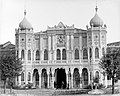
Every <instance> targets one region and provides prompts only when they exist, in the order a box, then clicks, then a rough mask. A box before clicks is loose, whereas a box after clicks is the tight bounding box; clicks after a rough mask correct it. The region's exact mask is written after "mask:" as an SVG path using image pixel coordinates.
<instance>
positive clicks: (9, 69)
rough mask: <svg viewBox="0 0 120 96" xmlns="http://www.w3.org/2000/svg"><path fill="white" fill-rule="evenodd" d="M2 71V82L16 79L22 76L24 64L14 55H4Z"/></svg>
mask: <svg viewBox="0 0 120 96" xmlns="http://www.w3.org/2000/svg"><path fill="white" fill-rule="evenodd" d="M0 70H1V75H2V78H1V79H2V80H6V79H7V78H15V77H16V76H18V75H20V71H21V70H22V62H21V60H20V59H18V58H17V57H15V56H14V55H12V56H10V55H3V56H2V57H1V58H0Z"/></svg>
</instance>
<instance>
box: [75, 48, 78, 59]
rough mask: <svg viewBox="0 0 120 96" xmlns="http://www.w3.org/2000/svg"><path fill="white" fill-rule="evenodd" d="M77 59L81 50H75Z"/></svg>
mask: <svg viewBox="0 0 120 96" xmlns="http://www.w3.org/2000/svg"><path fill="white" fill-rule="evenodd" d="M75 59H79V50H78V49H75Z"/></svg>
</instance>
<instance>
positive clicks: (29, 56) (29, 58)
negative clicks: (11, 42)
mask: <svg viewBox="0 0 120 96" xmlns="http://www.w3.org/2000/svg"><path fill="white" fill-rule="evenodd" d="M28 60H31V51H30V50H28Z"/></svg>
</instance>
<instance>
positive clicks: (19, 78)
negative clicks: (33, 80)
mask: <svg viewBox="0 0 120 96" xmlns="http://www.w3.org/2000/svg"><path fill="white" fill-rule="evenodd" d="M18 85H19V86H20V85H21V76H18Z"/></svg>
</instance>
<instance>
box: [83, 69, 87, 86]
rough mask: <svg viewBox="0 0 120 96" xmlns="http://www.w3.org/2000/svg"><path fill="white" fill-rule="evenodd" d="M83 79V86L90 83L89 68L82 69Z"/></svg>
mask: <svg viewBox="0 0 120 96" xmlns="http://www.w3.org/2000/svg"><path fill="white" fill-rule="evenodd" d="M82 79H83V86H86V85H88V71H87V68H83V69H82Z"/></svg>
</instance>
